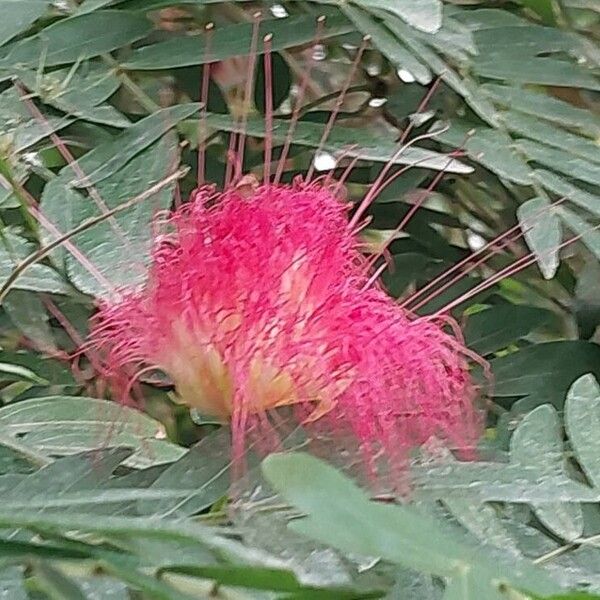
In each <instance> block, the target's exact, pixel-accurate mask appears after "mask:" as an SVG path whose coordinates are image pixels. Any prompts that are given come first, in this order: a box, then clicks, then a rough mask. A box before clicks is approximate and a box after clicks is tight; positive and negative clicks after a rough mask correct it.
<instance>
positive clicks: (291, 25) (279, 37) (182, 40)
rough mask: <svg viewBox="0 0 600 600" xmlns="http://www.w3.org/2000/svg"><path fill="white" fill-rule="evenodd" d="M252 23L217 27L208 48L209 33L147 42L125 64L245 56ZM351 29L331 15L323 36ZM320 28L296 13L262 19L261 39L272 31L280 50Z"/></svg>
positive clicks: (158, 65) (170, 64) (161, 65)
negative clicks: (207, 38)
mask: <svg viewBox="0 0 600 600" xmlns="http://www.w3.org/2000/svg"><path fill="white" fill-rule="evenodd" d="M95 14H98V13H94V15H95ZM252 27H253V26H252V24H251V23H238V24H236V25H228V26H226V27H217V28H215V30H214V31H213V33H212V34H211V41H210V49H209V51H208V52H207V49H206V46H205V44H206V37H205V36H193V37H177V38H174V39H172V40H167V41H164V42H158V43H156V44H151V45H148V46H144V47H143V48H140V49H138V50H135V51H134V52H133V54H132V56H131V58H130V59H129V60H128V61H126V62H125V63H124V65H123V66H124V68H126V69H132V70H144V69H148V70H151V71H156V70H158V69H171V68H176V67H185V66H189V65H200V64H204V63H206V62H213V61H218V60H224V59H226V58H231V57H233V56H242V55H245V54H248V53H249V51H250V47H251V40H252ZM350 31H352V26H351V25H350V23H349V22H348V21H347V20H346V19H345V18H343V17H341V16H337V15H334V16H330V17H327V19H326V21H325V24H324V26H323V27H322V30H321V33H320V38H321V39H322V40H324V39H327V38H330V37H334V36H338V35H342V34H344V33H348V32H350ZM316 32H317V22H316V20H315V18H314V17H311V16H304V15H302V16H293V17H286V18H284V19H271V20H266V21H262V22H261V24H260V28H259V34H258V39H259V40H262V39H263V37H264V36H265V35H266V34H268V33H270V34H272V35H273V40H272V43H271V48H272V50H273V51H277V50H283V49H285V48H290V47H293V46H299V45H301V44H305V43H307V42H310V41H311V40H314V39H315V34H316ZM257 52H258V53H259V54H261V53H262V52H264V47H263V45H262V43H259V44H258V47H257Z"/></svg>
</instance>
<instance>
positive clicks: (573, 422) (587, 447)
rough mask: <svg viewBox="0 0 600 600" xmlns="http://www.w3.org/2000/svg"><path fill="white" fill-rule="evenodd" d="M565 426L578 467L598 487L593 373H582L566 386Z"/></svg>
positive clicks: (599, 394)
mask: <svg viewBox="0 0 600 600" xmlns="http://www.w3.org/2000/svg"><path fill="white" fill-rule="evenodd" d="M565 427H566V430H567V434H568V435H569V440H570V441H571V445H572V446H573V451H574V452H575V456H576V457H577V460H578V461H579V464H580V465H581V468H582V469H583V471H584V472H585V474H586V475H587V478H588V479H589V480H590V482H591V484H592V485H593V486H595V487H600V437H599V436H598V431H599V430H600V386H598V382H597V380H596V378H595V377H594V376H593V375H591V374H589V375H583V376H582V377H580V378H579V379H578V380H577V381H576V382H575V383H573V385H572V386H571V387H570V388H569V392H568V394H567V400H566V402H565Z"/></svg>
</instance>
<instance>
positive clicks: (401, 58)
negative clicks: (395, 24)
mask: <svg viewBox="0 0 600 600" xmlns="http://www.w3.org/2000/svg"><path fill="white" fill-rule="evenodd" d="M342 10H343V11H344V14H345V15H346V16H347V17H348V18H349V19H350V20H351V21H352V22H353V23H354V24H355V25H356V27H357V28H358V29H359V30H360V31H361V32H362V33H364V34H365V35H370V36H371V39H372V40H373V44H374V45H376V46H377V48H379V50H381V52H382V53H383V54H384V55H385V56H386V57H387V59H388V60H389V61H390V62H392V63H393V64H394V66H395V67H397V68H403V69H406V70H407V71H409V72H410V73H411V74H412V75H413V76H414V78H415V79H416V80H417V81H418V82H419V83H420V84H422V85H427V84H428V83H430V82H431V78H432V77H431V71H430V70H429V69H428V68H427V67H426V66H425V65H424V64H423V63H422V62H421V61H420V60H419V59H418V58H417V57H416V56H415V55H414V54H413V53H412V52H411V51H410V50H408V49H407V48H406V46H404V44H402V42H401V41H400V40H399V39H398V38H397V37H396V36H394V35H392V33H391V32H390V31H389V30H388V29H386V28H385V26H384V25H382V24H380V23H378V22H377V21H376V20H374V19H373V18H372V17H371V16H370V15H369V14H368V13H367V12H366V11H363V10H361V9H360V8H356V7H354V6H352V5H351V4H344V5H342Z"/></svg>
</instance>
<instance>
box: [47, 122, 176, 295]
mask: <svg viewBox="0 0 600 600" xmlns="http://www.w3.org/2000/svg"><path fill="white" fill-rule="evenodd" d="M128 131H129V130H128ZM177 160H178V157H177V139H176V137H175V136H174V135H166V136H164V137H163V138H162V139H161V140H159V141H158V142H156V143H154V144H153V145H152V146H150V147H149V148H147V149H146V150H144V151H143V152H141V153H140V154H138V155H137V156H135V157H134V158H133V159H131V161H130V162H129V163H128V164H126V165H125V166H124V167H123V168H122V169H120V170H119V171H117V172H116V173H115V174H114V175H112V176H110V177H108V178H106V179H103V180H102V181H101V182H100V183H99V184H98V185H97V186H96V192H97V194H98V196H99V197H100V198H101V199H102V200H103V201H104V203H105V206H106V208H108V209H112V208H114V207H117V206H119V205H121V204H123V203H124V202H127V201H128V200H130V199H131V198H134V197H135V196H137V195H139V194H141V193H143V192H144V191H146V190H147V189H148V188H150V187H151V186H152V185H154V184H156V183H158V182H159V181H161V180H162V179H163V178H164V177H165V176H166V175H168V174H169V172H170V170H173V168H174V166H175V165H176V163H177ZM46 189H48V186H46ZM63 189H64V188H63ZM51 190H52V193H57V192H58V193H59V194H60V191H61V188H59V187H55V186H53V187H52V188H51ZM172 190H173V186H167V187H165V188H164V189H162V190H161V191H160V192H158V193H157V194H154V195H153V196H151V197H149V198H147V199H146V200H144V201H143V202H139V203H138V204H136V205H134V206H132V207H131V208H129V209H127V210H124V211H122V212H121V213H119V215H117V216H115V217H114V218H113V219H111V220H107V221H104V222H102V223H100V224H98V225H96V226H94V227H92V228H90V229H88V230H87V231H85V232H84V233H81V234H79V235H77V236H74V237H73V238H72V240H71V241H72V243H74V244H75V245H76V246H77V248H78V249H79V250H80V251H82V252H83V254H84V256H85V257H86V258H87V259H88V260H89V261H90V262H91V263H92V264H93V265H94V267H95V268H96V270H97V271H99V272H100V273H101V274H102V275H103V277H104V278H105V280H108V281H109V282H110V283H111V284H112V286H113V287H116V288H120V287H122V286H127V287H130V286H135V285H136V284H138V283H140V282H142V281H144V280H145V278H146V276H147V269H146V266H147V263H148V261H149V259H150V245H151V242H152V227H151V222H152V219H153V218H154V215H155V214H156V212H157V211H158V210H164V209H166V208H168V207H169V204H170V202H171V198H172ZM61 197H62V198H63V207H62V210H63V211H66V210H68V211H69V213H70V221H71V224H72V226H73V227H74V226H77V225H79V224H80V223H82V222H84V221H85V220H87V219H89V218H91V217H93V216H95V215H100V214H101V212H102V211H101V209H100V207H98V206H96V203H95V202H93V201H90V199H89V198H86V197H84V196H83V195H79V194H72V200H71V201H70V204H69V205H68V206H64V201H65V195H62V196H61ZM44 198H45V199H47V201H49V202H52V204H59V201H58V200H56V201H55V200H53V199H50V198H48V194H47V193H46V190H44ZM65 260H66V266H67V273H68V275H69V278H70V280H71V281H72V282H73V283H74V284H75V285H76V286H77V287H78V288H79V289H80V290H81V291H83V292H85V293H87V294H91V295H94V296H106V295H107V294H109V293H110V292H111V291H112V290H110V289H109V290H107V289H106V283H105V281H104V282H103V281H98V278H97V275H96V276H94V275H92V274H91V273H90V271H89V269H88V268H87V267H86V266H84V265H82V264H81V262H80V261H79V260H77V259H76V258H75V257H74V256H73V255H72V254H70V253H69V254H67V255H66V258H65Z"/></svg>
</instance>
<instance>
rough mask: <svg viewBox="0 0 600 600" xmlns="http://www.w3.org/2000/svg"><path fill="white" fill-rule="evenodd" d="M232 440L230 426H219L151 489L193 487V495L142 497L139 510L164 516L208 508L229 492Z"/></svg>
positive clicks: (182, 514) (180, 514)
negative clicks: (182, 496) (160, 499)
mask: <svg viewBox="0 0 600 600" xmlns="http://www.w3.org/2000/svg"><path fill="white" fill-rule="evenodd" d="M230 457H231V440H230V435H229V431H228V430H227V429H224V428H222V429H219V430H218V431H216V432H215V433H213V434H211V435H209V436H207V437H206V438H204V439H203V440H202V441H201V442H200V443H199V444H197V445H196V446H195V447H194V448H192V449H191V450H190V451H189V452H187V453H186V454H184V455H183V456H182V457H181V458H180V459H179V460H178V461H177V462H175V463H173V464H172V465H170V466H169V467H168V468H167V469H165V470H164V471H163V473H162V474H161V475H160V476H159V477H158V479H157V480H156V481H155V482H154V483H153V484H152V485H151V486H150V487H149V488H148V489H149V490H159V489H165V490H177V489H181V488H187V489H190V488H191V489H193V490H194V491H193V492H192V493H191V494H190V495H189V497H187V498H186V497H184V498H176V499H175V500H164V501H161V502H156V501H141V502H139V503H138V512H140V513H141V514H151V515H154V516H158V517H160V518H165V517H169V518H172V517H187V516H190V515H193V514H196V513H199V512H201V511H202V510H204V509H206V508H208V507H209V506H210V505H211V504H214V503H215V502H216V501H217V500H218V499H219V498H221V497H222V496H224V495H226V494H227V491H228V489H229V485H230V482H231V474H230V472H229V467H230V464H231V458H230Z"/></svg>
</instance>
